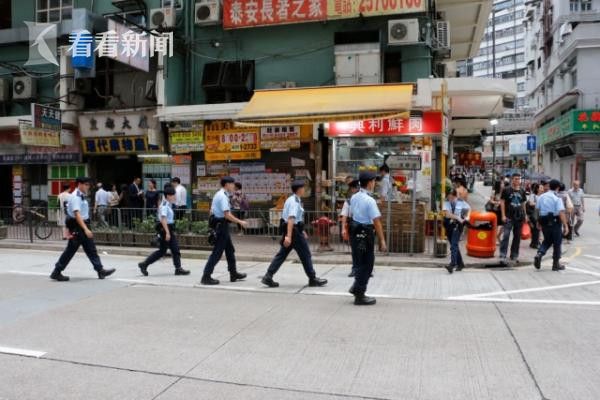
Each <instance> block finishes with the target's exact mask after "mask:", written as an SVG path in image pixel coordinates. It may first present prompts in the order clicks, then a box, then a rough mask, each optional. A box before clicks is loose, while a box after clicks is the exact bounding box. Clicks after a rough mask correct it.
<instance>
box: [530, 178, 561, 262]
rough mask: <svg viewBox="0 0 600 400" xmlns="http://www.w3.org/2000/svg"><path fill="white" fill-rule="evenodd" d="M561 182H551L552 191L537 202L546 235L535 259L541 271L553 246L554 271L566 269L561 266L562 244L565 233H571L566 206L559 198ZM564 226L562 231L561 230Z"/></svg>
mask: <svg viewBox="0 0 600 400" xmlns="http://www.w3.org/2000/svg"><path fill="white" fill-rule="evenodd" d="M559 188H560V182H559V181H557V180H556V179H553V180H551V181H550V188H549V189H550V190H549V191H547V192H544V193H543V194H542V195H541V196H540V197H539V198H538V200H537V204H536V205H535V208H536V212H537V213H538V224H539V225H540V228H541V229H542V232H543V233H544V241H543V242H542V244H541V246H540V248H539V249H538V252H537V254H536V256H535V258H534V259H533V265H534V266H535V268H537V269H540V268H541V266H542V257H543V256H544V255H545V254H546V252H547V251H548V249H549V248H550V247H551V246H553V247H554V251H553V254H552V260H553V261H552V271H561V270H563V269H565V267H564V266H563V265H561V264H560V256H561V248H560V247H561V244H562V238H563V233H565V234H566V233H567V232H568V231H569V225H568V224H567V216H566V214H565V206H564V204H563V201H562V199H560V198H559V197H558V196H557V192H558V189H559ZM561 225H562V229H561Z"/></svg>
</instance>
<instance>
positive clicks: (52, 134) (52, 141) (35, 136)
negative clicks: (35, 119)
mask: <svg viewBox="0 0 600 400" xmlns="http://www.w3.org/2000/svg"><path fill="white" fill-rule="evenodd" d="M19 133H20V135H21V144H24V145H26V146H44V147H60V130H58V131H54V130H50V129H42V128H34V127H33V126H31V123H30V122H29V121H19Z"/></svg>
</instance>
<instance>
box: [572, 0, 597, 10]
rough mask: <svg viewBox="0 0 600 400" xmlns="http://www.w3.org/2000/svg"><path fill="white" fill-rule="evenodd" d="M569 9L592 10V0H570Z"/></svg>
mask: <svg viewBox="0 0 600 400" xmlns="http://www.w3.org/2000/svg"><path fill="white" fill-rule="evenodd" d="M569 9H570V10H571V12H579V11H592V0H570V1H569Z"/></svg>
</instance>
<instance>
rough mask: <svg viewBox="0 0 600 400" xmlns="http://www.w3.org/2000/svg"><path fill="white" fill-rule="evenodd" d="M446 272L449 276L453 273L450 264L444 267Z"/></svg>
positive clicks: (452, 267) (452, 266)
mask: <svg viewBox="0 0 600 400" xmlns="http://www.w3.org/2000/svg"><path fill="white" fill-rule="evenodd" d="M445 268H446V270H447V271H448V273H449V274H451V273H453V272H454V265H452V264H450V265H446V267H445Z"/></svg>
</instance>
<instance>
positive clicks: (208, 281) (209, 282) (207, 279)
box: [200, 276, 220, 286]
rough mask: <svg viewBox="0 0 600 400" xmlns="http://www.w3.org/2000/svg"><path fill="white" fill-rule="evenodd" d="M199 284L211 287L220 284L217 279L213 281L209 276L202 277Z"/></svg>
mask: <svg viewBox="0 0 600 400" xmlns="http://www.w3.org/2000/svg"><path fill="white" fill-rule="evenodd" d="M200 283H201V284H203V285H211V286H212V285H218V284H219V283H220V282H219V280H218V279H213V278H212V277H210V276H203V277H202V280H201V281H200Z"/></svg>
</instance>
